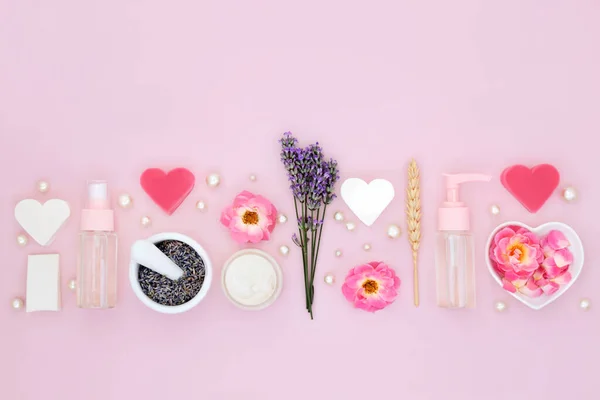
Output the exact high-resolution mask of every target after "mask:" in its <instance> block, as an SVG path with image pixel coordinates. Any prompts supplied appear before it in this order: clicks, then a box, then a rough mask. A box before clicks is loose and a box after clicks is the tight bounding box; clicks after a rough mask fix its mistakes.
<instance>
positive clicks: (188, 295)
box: [138, 240, 206, 306]
mask: <svg viewBox="0 0 600 400" xmlns="http://www.w3.org/2000/svg"><path fill="white" fill-rule="evenodd" d="M156 247H158V249H159V250H160V251H162V252H163V253H164V254H165V255H166V256H167V257H169V258H170V259H171V261H173V262H174V263H175V264H177V265H178V266H179V267H180V268H181V269H182V270H183V276H182V277H181V278H179V279H177V280H176V281H174V280H171V279H169V278H167V277H166V276H164V275H162V274H159V273H157V272H154V271H152V270H151V269H149V268H146V267H144V266H142V265H140V268H139V271H138V279H139V281H140V286H141V287H142V292H144V294H145V295H146V296H148V297H149V298H150V299H151V300H152V301H154V302H156V303H158V304H162V305H164V306H179V305H181V304H184V303H187V302H188V301H190V300H191V299H192V298H194V297H195V296H196V295H197V294H198V292H199V291H200V288H202V284H203V283H204V275H205V273H206V271H205V269H204V260H203V259H202V258H201V257H200V255H199V254H198V253H197V252H196V250H194V249H193V248H192V247H191V246H189V245H188V244H186V243H183V242H180V241H179V240H165V241H163V242H159V243H157V244H156Z"/></svg>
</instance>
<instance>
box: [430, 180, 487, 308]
mask: <svg viewBox="0 0 600 400" xmlns="http://www.w3.org/2000/svg"><path fill="white" fill-rule="evenodd" d="M444 176H445V177H446V190H447V194H446V196H447V198H446V201H445V202H444V203H443V204H442V206H441V207H440V208H439V211H438V218H439V219H438V224H439V225H438V230H439V232H438V233H437V238H436V251H435V264H436V277H437V303H438V306H440V307H444V308H464V307H475V262H474V259H475V247H474V245H473V236H472V234H471V232H470V221H469V208H468V207H467V206H466V205H465V204H464V203H462V202H460V201H459V187H460V184H462V183H465V182H475V181H482V182H489V181H490V179H491V178H492V177H491V176H489V175H483V174H456V175H450V174H444Z"/></svg>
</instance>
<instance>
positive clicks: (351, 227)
mask: <svg viewBox="0 0 600 400" xmlns="http://www.w3.org/2000/svg"><path fill="white" fill-rule="evenodd" d="M355 228H356V224H355V223H354V222H346V229H348V230H349V231H350V232H352V231H353V230H354V229H355Z"/></svg>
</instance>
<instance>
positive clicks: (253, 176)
mask: <svg viewBox="0 0 600 400" xmlns="http://www.w3.org/2000/svg"><path fill="white" fill-rule="evenodd" d="M248 178H249V179H250V181H252V182H255V181H256V175H254V174H252V175H250V176H249V177H248Z"/></svg>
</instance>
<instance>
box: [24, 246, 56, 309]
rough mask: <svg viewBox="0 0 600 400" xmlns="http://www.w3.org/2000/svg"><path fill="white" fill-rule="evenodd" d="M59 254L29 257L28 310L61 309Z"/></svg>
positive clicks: (26, 304)
mask: <svg viewBox="0 0 600 400" xmlns="http://www.w3.org/2000/svg"><path fill="white" fill-rule="evenodd" d="M58 261H59V257H58V254H35V255H30V256H28V257H27V300H26V302H25V306H26V308H27V312H32V311H60V269H59V263H58Z"/></svg>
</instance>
